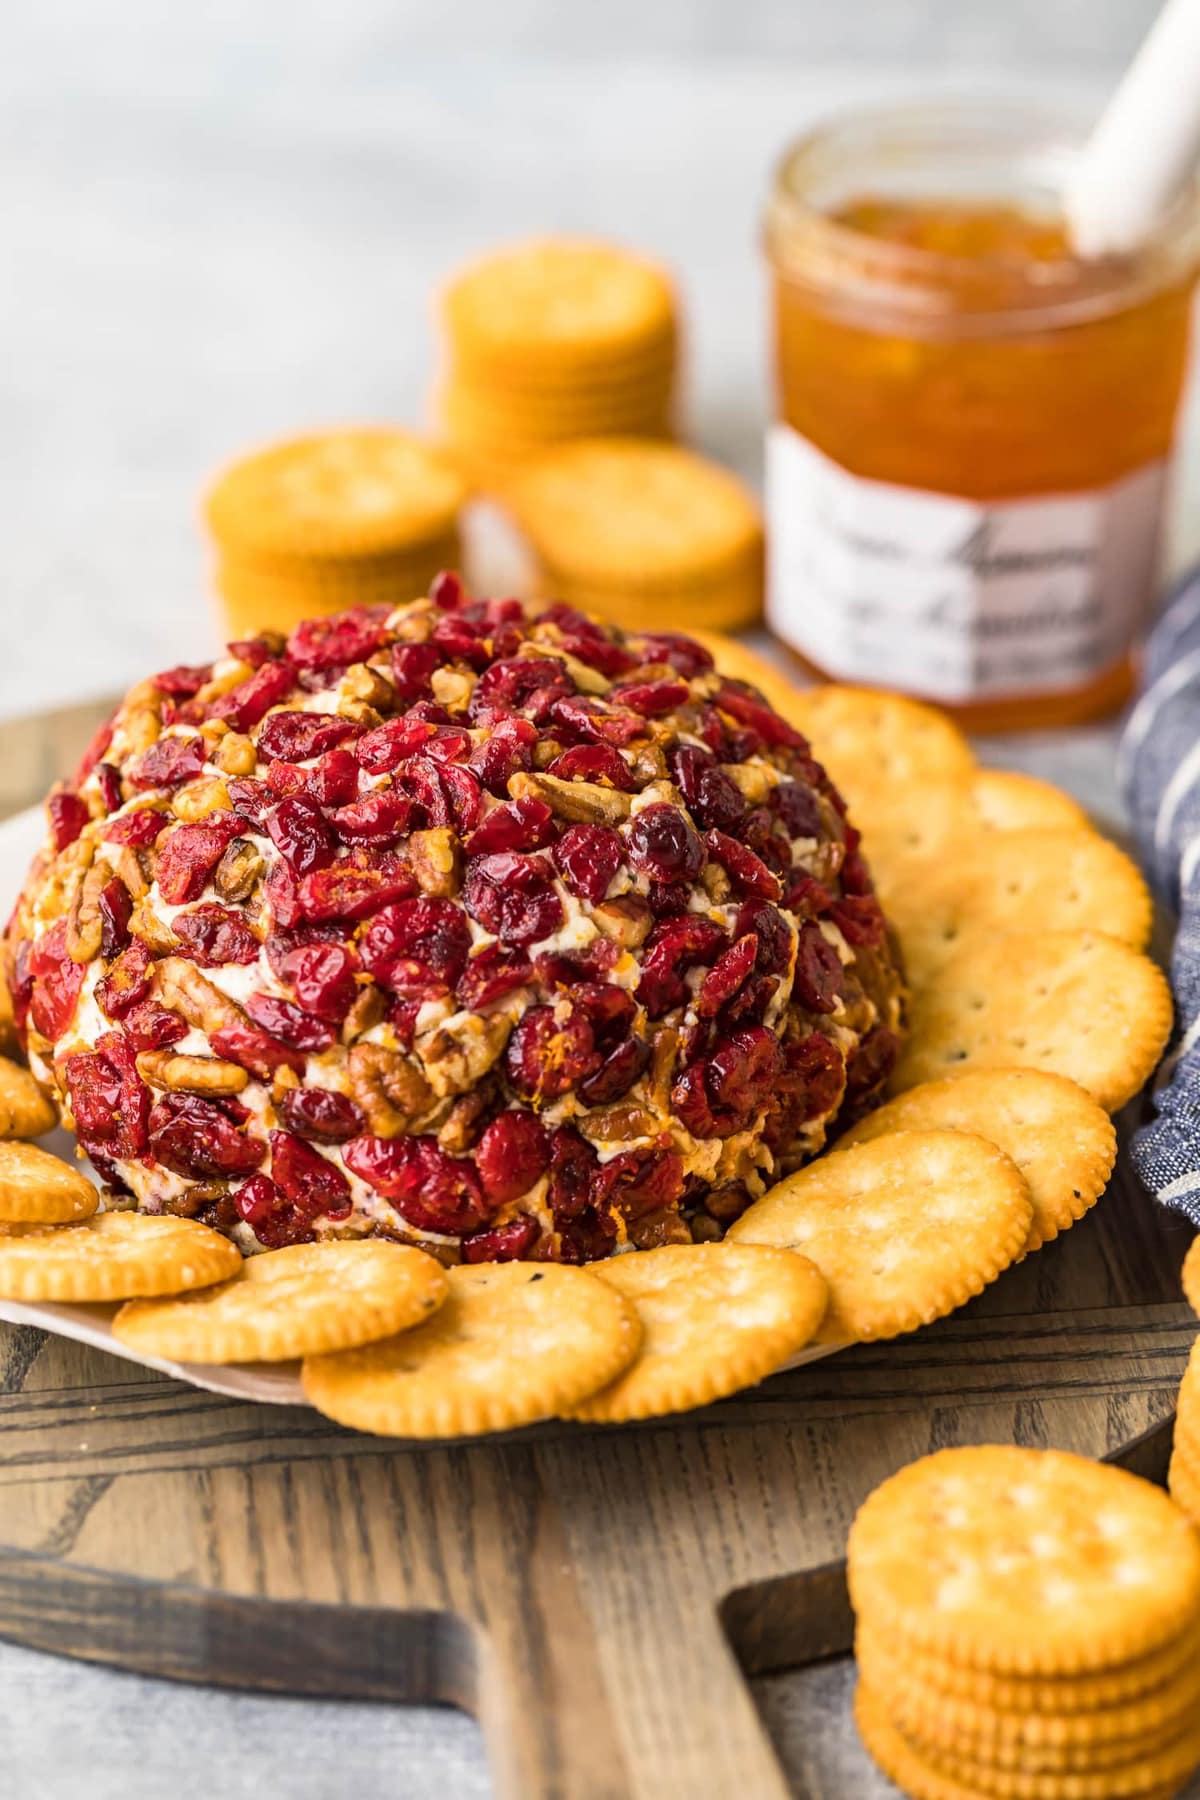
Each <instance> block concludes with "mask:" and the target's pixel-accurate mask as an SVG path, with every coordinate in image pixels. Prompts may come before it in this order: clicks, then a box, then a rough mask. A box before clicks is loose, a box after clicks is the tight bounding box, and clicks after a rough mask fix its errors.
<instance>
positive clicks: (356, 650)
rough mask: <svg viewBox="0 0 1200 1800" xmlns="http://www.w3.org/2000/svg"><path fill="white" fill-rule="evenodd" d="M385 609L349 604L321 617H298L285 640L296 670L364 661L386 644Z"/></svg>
mask: <svg viewBox="0 0 1200 1800" xmlns="http://www.w3.org/2000/svg"><path fill="white" fill-rule="evenodd" d="M387 614H388V608H387V607H383V608H377V609H372V608H369V607H365V606H355V607H351V608H350V610H349V611H348V612H341V613H333V614H331V615H328V616H326V617H325V618H318V619H302V620H301V622H300V624H299V625H297V626H296V627H295V629H294V630H293V631H292V633H291V635H290V637H289V638H288V641H287V654H288V657H289V659H290V661H292V662H293V663H295V665H296V667H297V668H298V669H338V668H346V667H348V666H349V665H350V664H351V663H358V662H365V661H366V660H367V658H368V656H370V655H372V654H373V652H374V651H376V650H378V649H379V647H380V645H381V644H384V643H386V641H387V636H388V629H387Z"/></svg>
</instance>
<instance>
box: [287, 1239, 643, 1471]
mask: <svg viewBox="0 0 1200 1800" xmlns="http://www.w3.org/2000/svg"><path fill="white" fill-rule="evenodd" d="M641 1337H642V1329H641V1325H640V1324H639V1322H638V1316H637V1311H636V1309H635V1308H634V1307H633V1306H632V1305H631V1304H630V1302H629V1301H628V1300H626V1299H625V1298H624V1297H623V1295H621V1294H618V1293H617V1291H616V1289H615V1288H614V1287H611V1286H610V1285H609V1283H608V1282H605V1281H598V1280H597V1279H596V1277H595V1276H594V1275H591V1274H589V1273H588V1272H587V1271H586V1270H584V1269H572V1268H568V1267H564V1266H562V1265H560V1264H554V1263H523V1262H511V1263H474V1264H464V1265H462V1266H460V1267H458V1268H453V1269H451V1270H450V1271H449V1294H448V1296H447V1299H446V1302H445V1305H444V1306H443V1307H442V1308H441V1309H440V1311H438V1312H437V1313H435V1315H434V1317H433V1318H432V1319H430V1320H429V1321H428V1323H427V1324H424V1325H420V1326H418V1327H417V1329H416V1330H415V1331H409V1332H404V1333H402V1334H401V1335H400V1336H399V1337H392V1338H385V1339H384V1340H383V1342H382V1343H378V1344H367V1345H365V1346H364V1347H363V1348H362V1349H359V1350H343V1351H339V1352H337V1353H336V1354H334V1355H331V1356H309V1357H306V1358H305V1360H304V1367H303V1382H304V1391H305V1393H306V1394H307V1396H308V1398H309V1399H310V1400H311V1401H312V1403H313V1405H314V1406H315V1407H316V1408H317V1409H318V1411H319V1412H323V1413H325V1414H326V1415H327V1416H328V1417H329V1418H331V1419H336V1420H337V1421H338V1422H339V1424H342V1425H351V1426H353V1427H354V1428H355V1429H356V1430H358V1431H371V1432H377V1433H379V1434H380V1435H381V1436H384V1437H417V1438H446V1437H474V1436H477V1435H479V1434H481V1433H483V1432H487V1431H507V1430H512V1429H513V1428H515V1427H516V1426H518V1425H529V1424H532V1423H533V1422H534V1421H535V1420H537V1419H546V1418H552V1417H553V1416H554V1415H555V1414H556V1413H562V1412H566V1411H569V1410H570V1408H571V1407H573V1406H576V1405H578V1404H579V1402H580V1401H581V1400H584V1399H586V1398H587V1396H588V1395H589V1394H593V1393H595V1392H596V1390H597V1389H598V1388H601V1387H607V1386H608V1384H609V1382H610V1381H613V1380H615V1378H616V1377H617V1376H618V1375H619V1374H620V1373H621V1371H622V1369H624V1368H626V1367H627V1366H628V1364H629V1363H630V1362H631V1361H632V1360H633V1358H634V1357H635V1356H636V1354H637V1351H638V1346H639V1345H640V1343H641Z"/></svg>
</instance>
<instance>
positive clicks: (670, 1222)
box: [629, 1206, 719, 1250]
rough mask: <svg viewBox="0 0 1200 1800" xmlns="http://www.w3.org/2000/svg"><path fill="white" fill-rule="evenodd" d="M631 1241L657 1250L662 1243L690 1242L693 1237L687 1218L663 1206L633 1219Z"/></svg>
mask: <svg viewBox="0 0 1200 1800" xmlns="http://www.w3.org/2000/svg"><path fill="white" fill-rule="evenodd" d="M718 1235H719V1233H718ZM629 1241H630V1243H631V1244H634V1245H635V1246H636V1247H637V1249H639V1250H657V1249H658V1248H659V1246H660V1245H661V1244H690V1243H691V1242H692V1241H693V1239H692V1233H691V1231H690V1229H689V1227H688V1222H687V1220H686V1219H683V1218H681V1217H680V1215H679V1214H678V1213H677V1212H675V1211H674V1210H673V1208H671V1207H669V1206H663V1207H660V1208H659V1209H658V1210H657V1211H656V1212H648V1213H643V1214H642V1216H641V1218H640V1219H634V1220H633V1222H632V1223H631V1224H630V1227H629Z"/></svg>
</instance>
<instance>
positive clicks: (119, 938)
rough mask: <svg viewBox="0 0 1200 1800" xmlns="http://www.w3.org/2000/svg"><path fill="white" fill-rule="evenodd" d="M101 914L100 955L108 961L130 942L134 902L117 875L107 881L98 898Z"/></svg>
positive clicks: (97, 902)
mask: <svg viewBox="0 0 1200 1800" xmlns="http://www.w3.org/2000/svg"><path fill="white" fill-rule="evenodd" d="M96 904H97V908H98V910H99V913H100V954H101V956H103V957H104V958H105V960H106V961H107V960H108V959H109V958H110V957H113V956H116V955H117V954H118V952H119V951H121V950H123V949H124V948H125V946H126V944H127V943H128V942H129V917H130V914H131V913H132V912H133V900H132V899H131V897H130V893H129V889H128V888H127V887H126V886H125V883H124V882H123V881H122V880H121V879H120V878H119V877H118V876H116V875H114V876H113V878H112V880H111V881H106V882H105V884H104V886H103V887H102V888H101V889H100V893H99V895H98V896H97V901H96Z"/></svg>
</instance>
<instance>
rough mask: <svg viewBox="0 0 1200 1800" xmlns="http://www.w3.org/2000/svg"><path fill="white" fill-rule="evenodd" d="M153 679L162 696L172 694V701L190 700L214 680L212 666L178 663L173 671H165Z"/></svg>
mask: <svg viewBox="0 0 1200 1800" xmlns="http://www.w3.org/2000/svg"><path fill="white" fill-rule="evenodd" d="M153 679H154V686H155V687H156V688H157V689H158V691H159V693H160V694H170V696H171V698H172V700H190V699H191V697H192V695H193V694H196V693H199V691H200V689H201V688H202V687H203V686H204V684H205V682H206V681H211V680H212V664H211V663H176V665H175V667H174V668H173V669H164V670H163V671H162V673H161V674H160V675H155V676H154V678H153Z"/></svg>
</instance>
